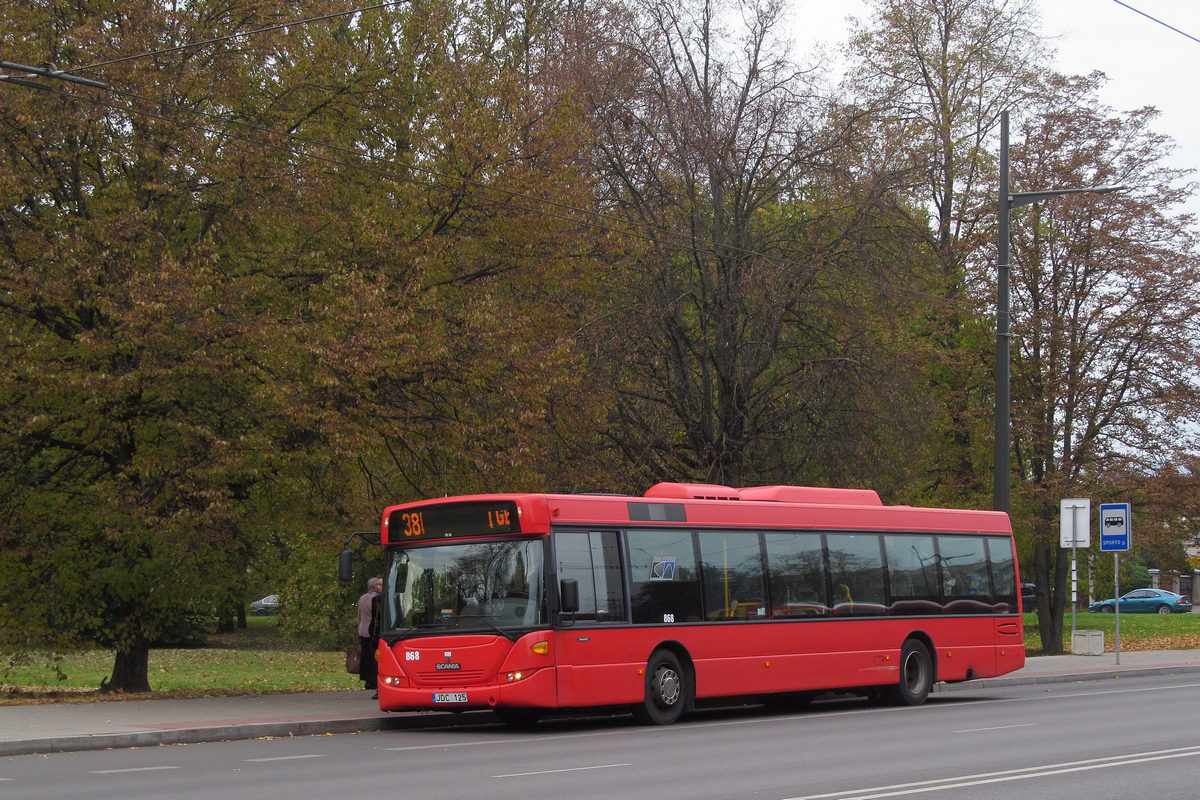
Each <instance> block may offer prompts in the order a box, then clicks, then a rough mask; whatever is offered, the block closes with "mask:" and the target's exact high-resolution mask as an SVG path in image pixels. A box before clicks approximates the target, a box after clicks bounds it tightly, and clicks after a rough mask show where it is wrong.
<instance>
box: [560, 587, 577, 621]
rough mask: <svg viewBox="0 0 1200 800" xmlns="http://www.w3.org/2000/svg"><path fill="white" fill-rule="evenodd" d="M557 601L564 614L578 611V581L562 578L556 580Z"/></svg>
mask: <svg viewBox="0 0 1200 800" xmlns="http://www.w3.org/2000/svg"><path fill="white" fill-rule="evenodd" d="M558 601H559V606H560V607H561V609H562V612H563V613H564V614H574V613H575V612H577V611H579V581H577V580H575V579H574V578H563V579H562V580H561V581H559V582H558Z"/></svg>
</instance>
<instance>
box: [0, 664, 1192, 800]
mask: <svg viewBox="0 0 1200 800" xmlns="http://www.w3.org/2000/svg"><path fill="white" fill-rule="evenodd" d="M1198 708H1200V675H1178V676H1174V677H1144V678H1126V679H1121V680H1107V681H1100V682H1088V683H1066V684H1055V685H1048V686H1010V687H996V688H988V689H961V690H955V691H951V692H944V693H938V694H935V695H933V696H932V697H931V698H930V700H929V702H928V703H926V705H924V706H921V707H918V708H877V707H873V706H869V705H867V704H865V703H864V702H861V701H857V700H855V701H837V702H819V703H815V704H813V705H812V706H810V707H809V708H808V709H806V710H804V711H801V712H796V713H769V712H766V711H764V710H763V709H761V708H750V709H729V710H720V711H709V712H703V713H699V714H697V715H694V716H692V717H690V718H688V719H686V720H685V721H684V722H682V723H680V724H678V725H675V726H669V727H663V728H647V727H639V726H636V725H634V724H633V722H632V720H631V719H630V718H629V717H594V718H589V719H558V720H550V721H548V722H545V723H543V724H542V725H541V726H539V727H538V728H536V729H534V730H532V731H511V730H508V729H506V728H503V727H501V726H499V725H493V724H480V725H472V726H460V727H440V728H439V727H434V728H425V729H415V730H399V731H377V732H372V733H362V734H342V735H330V736H303V737H294V738H286V739H256V740H249V741H235V742H213V743H204V744H191V745H171V746H162V747H149V748H134V749H126V750H98V751H87V752H77V753H57V754H53V755H28V756H12V757H8V758H5V759H2V760H0V796H2V797H5V798H9V797H11V798H22V799H25V798H28V799H29V800H34V799H35V798H63V797H86V798H89V800H91V799H92V798H121V800H137V799H138V798H162V797H171V798H181V799H184V800H190V798H205V800H208V799H209V798H214V797H219V798H346V797H349V796H351V795H354V796H366V797H371V798H373V800H390V799H391V798H397V800H399V798H404V800H413V799H414V798H421V799H422V800H425V799H426V798H428V799H431V800H432V799H434V798H489V800H507V799H508V798H512V800H529V798H530V797H571V798H592V797H603V798H605V800H623V799H625V798H628V799H629V800H635V799H636V800H643V798H647V797H653V798H655V800H671V799H672V798H680V799H681V800H682V799H683V798H687V799H688V800H702V799H704V798H751V797H753V798H766V800H793V799H798V798H804V800H817V798H820V800H851V798H854V799H855V800H866V799H867V798H892V797H928V798H938V797H947V798H949V797H954V798H970V800H991V799H992V798H1001V797H1004V798H1006V799H1007V800H1011V798H1013V797H1014V796H1016V797H1021V798H1023V800H1024V799H1026V798H1047V800H1050V799H1051V798H1061V797H1086V798H1088V800H1105V799H1106V798H1113V799H1114V800H1116V799H1117V798H1120V800H1128V799H1129V798H1139V797H1140V798H1176V797H1178V798H1185V797H1186V798H1192V797H1194V796H1195V793H1196V788H1195V786H1196V776H1197V775H1198V774H1200V737H1198V736H1197V735H1196V734H1195V731H1196V720H1197V717H1196V714H1197V709H1198Z"/></svg>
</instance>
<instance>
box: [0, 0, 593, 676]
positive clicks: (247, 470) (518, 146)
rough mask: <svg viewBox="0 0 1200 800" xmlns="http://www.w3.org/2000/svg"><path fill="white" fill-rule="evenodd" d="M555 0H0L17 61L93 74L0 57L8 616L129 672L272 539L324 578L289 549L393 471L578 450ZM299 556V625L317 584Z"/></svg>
mask: <svg viewBox="0 0 1200 800" xmlns="http://www.w3.org/2000/svg"><path fill="white" fill-rule="evenodd" d="M60 6H61V7H60ZM351 8H352V6H351V4H349V3H340V2H330V3H319V4H310V5H309V6H308V7H307V10H308V11H309V12H310V13H311V14H312V15H313V16H321V14H322V13H323V12H328V13H336V12H341V11H346V10H350V9H351ZM552 12H553V6H552V5H543V4H539V3H535V2H531V3H528V4H525V5H524V6H520V7H516V6H514V7H512V8H504V9H500V8H496V7H494V6H492V5H491V4H443V3H422V4H416V5H414V6H407V7H404V8H392V9H387V10H379V9H376V10H375V11H373V12H372V13H370V14H361V15H359V14H356V15H349V14H342V15H340V16H337V17H334V18H332V19H328V20H320V21H317V22H313V23H303V24H302V23H300V22H297V21H295V20H294V16H293V15H294V8H293V5H292V4H290V3H278V4H271V3H266V4H264V3H258V2H255V3H237V2H234V3H223V4H208V3H195V4H186V5H184V6H179V5H176V4H170V3H156V2H150V0H146V2H142V3H137V4H113V3H104V2H96V3H88V4H50V6H48V7H45V8H43V7H40V6H37V7H33V8H31V9H29V10H28V12H26V13H23V14H12V15H6V17H5V22H4V25H5V26H6V29H7V30H6V33H9V34H11V35H9V36H7V37H6V38H7V39H8V40H11V41H21V42H23V45H22V47H23V49H22V50H21V51H20V52H14V53H12V54H11V57H12V58H13V59H14V60H15V61H18V62H28V63H30V64H39V63H42V62H46V61H52V62H54V63H55V64H56V65H57V67H58V68H64V69H69V70H70V71H71V72H72V73H79V74H86V75H87V76H88V77H90V78H92V79H95V80H100V81H102V82H103V83H105V84H106V85H107V86H108V87H109V88H108V89H107V90H105V89H100V88H96V87H94V86H87V87H83V86H81V85H79V84H70V83H67V82H62V81H53V80H51V79H49V78H48V77H47V76H45V75H30V76H29V78H28V79H27V83H28V82H30V81H32V82H37V83H40V84H42V85H44V86H45V90H41V91H39V90H36V89H32V88H30V87H28V86H25V85H20V84H12V83H9V84H7V85H5V86H4V87H3V88H4V96H3V98H2V99H3V102H4V103H5V105H4V107H3V109H2V114H3V119H4V128H3V134H4V137H5V139H4V143H5V148H4V153H5V157H4V161H3V172H0V180H3V182H4V186H5V189H6V196H9V197H14V198H19V201H18V202H16V203H13V204H10V205H7V206H6V207H5V208H4V209H3V211H0V232H2V233H3V247H4V250H3V259H4V260H3V272H2V273H0V280H2V284H0V288H2V290H3V295H2V299H0V306H2V310H3V313H2V314H0V325H3V330H4V333H5V337H4V341H5V346H6V347H8V348H10V355H12V356H13V357H12V358H11V359H8V360H6V361H5V364H4V368H3V373H2V374H0V392H3V394H4V397H5V399H6V401H8V402H6V403H5V407H4V410H3V413H4V414H5V422H6V425H5V426H4V428H5V432H4V434H3V436H2V437H0V448H2V451H3V452H4V454H5V458H6V464H11V465H12V469H11V470H5V472H4V475H3V480H4V481H5V482H6V484H5V487H4V488H5V489H6V490H9V491H6V492H4V499H3V502H4V503H5V510H6V512H7V514H6V516H5V523H4V528H3V529H2V535H3V541H4V556H3V561H2V562H0V567H2V568H3V570H4V572H3V575H4V580H3V581H0V584H3V589H0V593H2V594H3V598H2V599H3V603H4V609H5V615H4V618H5V619H6V621H7V620H8V619H9V618H10V617H9V615H10V613H11V614H12V617H11V618H12V620H13V623H14V624H13V626H12V627H11V628H6V629H5V631H4V634H5V645H6V646H11V647H28V646H30V644H31V643H36V642H39V641H44V640H45V637H46V636H49V635H51V634H61V640H62V641H64V642H70V641H75V640H77V638H78V637H81V636H82V637H91V638H92V639H93V640H95V641H98V642H100V643H102V644H105V645H108V646H111V647H113V649H114V650H115V653H116V656H115V667H114V674H113V676H112V679H111V681H110V682H109V686H110V688H113V689H120V690H126V691H134V690H144V689H146V688H148V681H147V673H146V664H147V657H148V651H149V647H150V646H151V645H152V643H154V642H156V641H161V640H162V639H163V636H164V634H165V633H166V632H168V631H169V630H170V629H172V628H173V627H175V626H176V625H177V624H178V622H179V621H180V620H181V618H183V617H184V616H185V615H186V614H188V613H193V612H194V613H196V614H210V613H215V612H221V611H222V610H223V609H224V608H227V607H228V605H227V604H228V602H229V598H231V597H232V598H234V601H235V602H236V603H240V602H241V601H243V600H244V597H242V596H239V594H240V590H241V589H242V587H244V585H245V576H246V573H247V569H248V568H252V567H254V566H261V565H263V564H267V563H279V562H280V560H281V559H282V560H283V566H282V567H281V572H284V571H286V572H287V573H288V574H291V575H296V576H300V575H303V576H305V577H306V578H311V579H312V582H313V583H317V582H320V581H324V582H326V583H328V579H329V576H330V567H329V564H330V563H331V561H329V562H325V563H324V564H320V565H318V566H317V567H313V566H312V563H310V562H314V561H315V560H316V559H318V558H319V554H320V553H322V552H326V553H327V554H328V553H331V552H332V551H333V549H335V548H336V544H337V543H339V542H340V541H341V539H342V538H344V535H345V533H346V532H347V531H348V530H353V529H356V528H361V527H362V526H363V525H364V524H369V523H370V522H373V521H374V520H376V519H378V512H379V507H380V506H381V505H382V504H384V503H386V502H394V501H396V500H399V499H404V498H405V497H406V496H413V495H414V494H420V495H426V494H433V493H439V492H444V491H472V490H475V489H480V488H484V487H488V488H501V487H503V488H509V487H519V486H523V487H528V488H536V487H539V486H542V485H544V484H545V483H547V482H550V481H583V480H586V479H587V478H586V476H585V475H580V474H578V473H575V472H573V471H571V470H569V469H563V468H561V467H560V466H559V460H560V459H559V458H558V457H559V456H561V455H562V454H563V453H564V452H567V451H569V450H570V448H571V447H572V445H571V444H568V443H566V442H567V441H569V440H571V437H572V436H574V437H576V438H575V440H576V441H583V440H585V438H586V432H587V430H588V428H589V422H588V420H589V417H590V416H592V417H594V416H595V415H596V414H597V413H598V412H597V411H596V409H597V408H598V405H597V404H598V403H599V402H600V398H599V396H592V395H589V394H588V393H586V392H579V391H577V390H576V389H575V387H574V381H575V379H576V376H578V375H581V374H582V370H580V369H578V367H577V359H576V358H575V356H574V355H573V352H572V347H573V340H572V338H571V336H570V332H571V331H572V330H574V329H575V328H576V327H577V326H578V313H577V312H576V309H575V305H574V301H573V297H574V295H573V294H572V292H573V291H574V289H575V288H577V287H580V286H584V285H585V282H586V280H587V276H588V269H589V264H590V256H589V254H588V245H587V242H588V239H589V237H588V236H587V235H586V231H583V232H582V233H581V228H580V222H579V217H578V216H575V217H572V216H571V215H569V214H564V213H563V209H564V208H577V207H578V206H579V202H578V200H579V197H580V193H584V194H586V191H587V186H586V183H585V182H584V181H577V180H575V179H574V177H573V175H572V166H573V164H575V163H576V162H577V156H576V153H577V152H578V148H577V146H576V144H577V143H576V140H575V139H574V138H573V134H572V128H571V125H570V122H571V120H572V119H575V118H577V116H578V115H577V114H575V113H574V112H573V110H572V107H571V106H570V104H569V103H568V102H566V101H564V99H563V97H562V96H561V92H560V91H559V90H558V89H557V88H556V87H557V86H558V83H557V79H556V77H555V76H554V74H553V60H552V59H551V57H550V56H551V54H552V53H554V52H556V47H555V39H554V36H555V31H554V29H553V26H552V25H551V24H550V22H551V20H552V18H553V13H552ZM280 22H293V23H295V24H291V25H287V26H282V27H281V26H280V25H279V24H278V23H280ZM258 29H263V30H258ZM247 31H250V32H249V33H247ZM222 34H226V35H222ZM148 54H152V55H148ZM89 64H102V65H103V66H99V67H96V68H92V69H87V68H86V67H87V66H88V65H89ZM564 85H565V84H564ZM572 193H574V194H572ZM18 356H19V357H18ZM568 433H569V434H570V435H567V434H568ZM64 509H69V510H70V512H69V513H64ZM323 548H324V550H323ZM312 569H320V570H322V571H323V573H324V574H322V575H314V574H313V573H312ZM45 583H48V584H49V585H51V586H53V587H55V590H54V591H53V592H52V593H51V594H50V606H51V611H50V612H48V614H43V613H42V609H40V608H39V607H38V606H36V605H32V604H29V603H26V602H24V601H23V598H25V597H27V596H36V595H37V594H38V593H37V592H36V591H35V589H36V587H37V586H40V585H42V584H45ZM291 588H293V589H294V592H293V594H292V596H291V597H290V598H288V599H289V600H290V601H291V603H290V607H289V606H287V605H285V612H284V613H285V621H287V620H293V619H295V620H300V622H298V623H297V625H298V626H299V629H302V630H308V629H307V628H305V627H304V625H305V624H306V623H304V622H303V620H302V616H303V615H304V614H308V613H317V614H320V613H329V614H336V613H338V611H337V602H336V598H331V597H329V596H328V595H329V593H328V592H325V591H323V590H322V589H321V588H320V587H310V586H308V585H306V584H304V583H303V582H299V581H297V582H293V583H291ZM315 598H319V599H320V602H315V600H314V599H315ZM322 603H324V606H325V607H324V608H317V606H320V605H321V604H322ZM313 609H316V611H313ZM39 615H40V616H39Z"/></svg>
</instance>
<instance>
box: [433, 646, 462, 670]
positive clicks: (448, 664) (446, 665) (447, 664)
mask: <svg viewBox="0 0 1200 800" xmlns="http://www.w3.org/2000/svg"><path fill="white" fill-rule="evenodd" d="M442 655H443V656H445V657H446V660H445V661H443V662H442V663H440V664H438V665H437V668H438V669H441V670H445V669H462V664H456V663H454V661H453V659H454V654H453V653H451V652H450V651H449V650H446V651H445V652H443V653H442Z"/></svg>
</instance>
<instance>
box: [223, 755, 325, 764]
mask: <svg viewBox="0 0 1200 800" xmlns="http://www.w3.org/2000/svg"><path fill="white" fill-rule="evenodd" d="M325 757H326V756H325V755H324V754H323V753H313V754H312V755H307V756H272V757H270V758H243V759H242V762H243V763H253V764H262V763H264V762H267V761H296V760H297V759H301V758H325Z"/></svg>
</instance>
